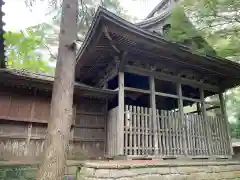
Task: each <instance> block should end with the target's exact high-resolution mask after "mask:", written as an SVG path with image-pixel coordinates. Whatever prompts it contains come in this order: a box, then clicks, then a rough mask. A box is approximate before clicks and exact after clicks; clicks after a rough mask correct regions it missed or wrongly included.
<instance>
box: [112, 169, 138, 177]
mask: <svg viewBox="0 0 240 180" xmlns="http://www.w3.org/2000/svg"><path fill="white" fill-rule="evenodd" d="M136 175H137V172H136V171H132V170H130V169H111V170H110V177H111V178H124V177H127V178H128V177H129V178H131V177H134V176H136Z"/></svg>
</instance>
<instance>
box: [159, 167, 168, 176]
mask: <svg viewBox="0 0 240 180" xmlns="http://www.w3.org/2000/svg"><path fill="white" fill-rule="evenodd" d="M170 173H171V169H170V167H160V168H159V174H161V175H164V174H170Z"/></svg>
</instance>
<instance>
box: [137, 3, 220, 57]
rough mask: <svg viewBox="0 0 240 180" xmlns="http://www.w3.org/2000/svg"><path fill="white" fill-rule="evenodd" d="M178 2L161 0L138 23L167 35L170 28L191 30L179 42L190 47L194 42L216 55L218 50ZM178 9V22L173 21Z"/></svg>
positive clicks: (208, 52) (140, 25)
mask: <svg viewBox="0 0 240 180" xmlns="http://www.w3.org/2000/svg"><path fill="white" fill-rule="evenodd" d="M178 2H179V0H160V3H159V4H158V5H157V6H156V7H155V8H154V9H153V10H152V11H151V12H150V14H149V15H148V16H147V17H146V19H144V20H143V21H141V22H139V23H137V24H136V25H138V26H139V27H141V28H143V29H146V30H149V31H151V32H154V33H157V34H159V35H162V36H167V35H166V34H165V31H168V30H169V29H170V28H171V29H173V30H175V29H177V31H178V32H179V30H183V29H184V30H185V29H187V31H186V32H185V33H189V32H191V34H187V36H188V37H187V38H186V39H185V40H184V41H183V42H178V43H181V44H183V45H186V46H189V47H191V45H192V44H193V43H194V44H195V46H197V49H198V48H199V49H203V51H204V52H205V53H207V54H212V55H215V54H216V52H215V51H214V49H213V48H212V47H211V46H210V45H209V44H208V42H207V41H206V40H205V39H204V38H203V37H202V36H201V35H199V33H198V31H197V29H196V28H195V27H194V25H193V24H192V23H191V21H190V20H189V19H188V17H187V15H186V14H185V12H184V9H183V8H181V7H180V6H179V5H178ZM176 10H178V11H180V12H181V13H180V14H179V12H178V14H177V17H178V18H179V21H178V24H175V23H173V22H171V20H172V18H176V17H174V16H173V15H175V14H174V13H176ZM175 16H176V15H175ZM179 24H181V26H182V27H179ZM166 38H168V37H166ZM201 46H203V47H204V48H202V47H201ZM193 50H196V49H193Z"/></svg>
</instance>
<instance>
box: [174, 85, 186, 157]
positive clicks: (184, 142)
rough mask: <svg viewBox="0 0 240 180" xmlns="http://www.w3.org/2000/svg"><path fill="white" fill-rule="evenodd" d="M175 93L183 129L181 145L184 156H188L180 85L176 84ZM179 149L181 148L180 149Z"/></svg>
mask: <svg viewBox="0 0 240 180" xmlns="http://www.w3.org/2000/svg"><path fill="white" fill-rule="evenodd" d="M177 93H178V96H179V98H178V109H179V114H180V121H181V124H180V125H181V126H183V127H182V129H183V142H182V143H181V144H182V145H183V147H182V148H183V153H184V155H185V156H187V155H188V150H187V135H186V122H185V120H184V111H183V98H182V85H181V84H180V83H177ZM180 148H181V147H180Z"/></svg>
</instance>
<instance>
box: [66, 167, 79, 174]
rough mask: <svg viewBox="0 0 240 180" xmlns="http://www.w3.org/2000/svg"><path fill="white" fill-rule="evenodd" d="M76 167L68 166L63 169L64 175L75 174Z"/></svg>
mask: <svg viewBox="0 0 240 180" xmlns="http://www.w3.org/2000/svg"><path fill="white" fill-rule="evenodd" d="M77 170H78V167H77V166H68V167H66V169H65V174H66V175H75V174H76V173H77Z"/></svg>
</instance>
